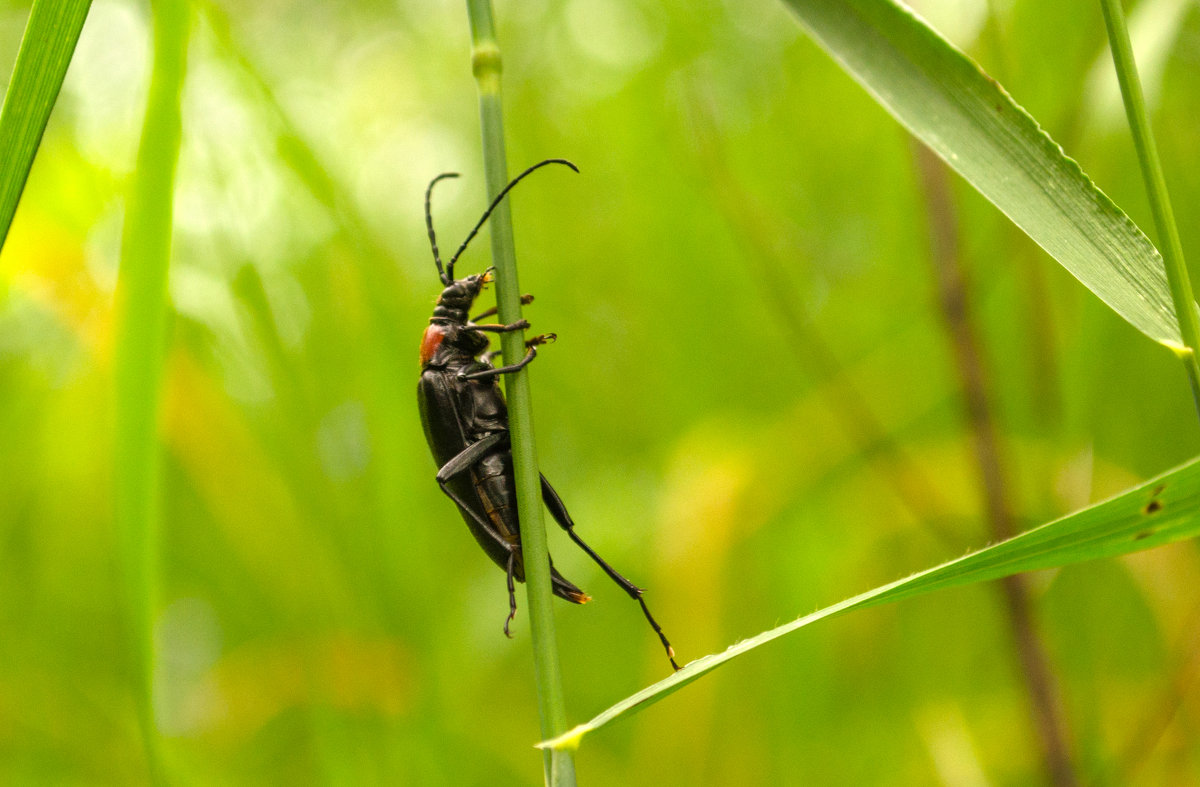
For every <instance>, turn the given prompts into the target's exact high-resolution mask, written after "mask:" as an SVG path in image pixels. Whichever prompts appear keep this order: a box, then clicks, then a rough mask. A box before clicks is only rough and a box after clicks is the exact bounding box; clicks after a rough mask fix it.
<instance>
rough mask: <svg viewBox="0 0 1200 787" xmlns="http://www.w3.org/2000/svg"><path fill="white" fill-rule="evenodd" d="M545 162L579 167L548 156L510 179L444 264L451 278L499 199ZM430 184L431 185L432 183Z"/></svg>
mask: <svg viewBox="0 0 1200 787" xmlns="http://www.w3.org/2000/svg"><path fill="white" fill-rule="evenodd" d="M547 164H562V165H564V166H568V167H570V168H571V169H573V170H574V171H575V172H579V167H577V166H575V165H574V164H572V163H571V162H569V161H567V160H566V159H565V158H548V159H546V160H545V161H539V162H538V163H536V164H534V165H533V166H532V167H530V168H529V169H527V170H525V171H524V172H522V173H521V174H520V175H517V176H516V177H515V178H513V179H512V180H510V181H509V182H508V185H507V186H505V187H504V188H503V189H501V190H500V193H499V194H497V195H496V198H495V199H494V200H492V204H491V205H488V209H487V210H485V211H484V212H483V216H481V217H480V219H479V222H478V223H477V224H476V225H475V228H474V229H473V230H471V234H469V235H467V239H466V240H464V241H463V242H462V245H461V246H459V247H458V251H456V252H454V256H453V257H451V258H450V262H449V263H448V264H447V265H446V274H447V275H448V276H449V277H450V278H451V279H453V278H454V263H455V262H456V261H457V260H458V258H459V256H460V255H462V253H463V252H464V251H466V250H467V244H468V243H470V242H471V239H472V238H474V237H475V235H476V233H478V232H479V230H480V228H482V227H483V223H484V222H485V221H487V220H488V216H491V215H492V211H493V210H495V209H496V206H497V205H499V204H500V200H502V199H504V196H505V195H506V194H508V192H510V191H512V188H513V186H515V185H517V184H518V183H520V182H521V179H522V178H524V177H525V176H526V175H528V174H530V173H531V172H533V171H534V170H535V169H538V168H540V167H544V166H546V165H547ZM430 185H431V186H432V185H433V184H430ZM432 232H433V231H432V230H430V233H431V234H430V237H432Z"/></svg>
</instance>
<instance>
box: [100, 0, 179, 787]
mask: <svg viewBox="0 0 1200 787" xmlns="http://www.w3.org/2000/svg"><path fill="white" fill-rule="evenodd" d="M153 9H154V10H153V16H154V61H153V71H152V74H151V78H150V90H149V94H148V96H147V99H146V115H145V119H144V121H143V125H142V137H141V143H140V145H139V147H138V157H137V170H136V174H135V176H134V181H133V186H132V191H131V193H130V198H129V205H128V209H127V211H126V214H125V228H124V235H123V238H122V243H121V265H120V271H119V273H118V275H117V295H116V304H115V307H114V308H115V320H116V347H115V359H114V377H115V380H114V381H115V386H116V438H115V439H116V445H115V448H116V461H115V467H116V470H115V477H114V483H115V495H114V497H115V505H116V511H115V514H116V527H117V534H118V539H119V550H120V556H121V562H122V574H123V578H124V596H123V603H124V609H125V616H126V621H127V631H128V634H129V637H130V638H131V641H132V642H131V648H130V652H131V654H132V655H131V662H132V663H131V665H130V669H131V672H132V676H131V677H132V681H133V691H134V698H135V702H136V705H137V713H138V721H139V724H140V726H141V730H142V736H143V740H144V744H145V748H146V756H147V760H148V763H149V769H150V774H151V780H152V781H153V782H154V783H158V784H161V783H165V774H164V773H163V767H162V758H161V753H160V742H159V737H158V733H157V729H156V725H155V722H154V690H153V688H154V687H153V676H154V661H155V656H154V650H155V649H154V615H155V611H156V609H157V603H158V581H157V580H158V565H157V558H158V542H159V527H160V502H159V475H160V465H161V448H160V445H159V437H158V428H159V425H158V422H159V411H160V409H161V408H160V404H161V403H160V400H161V389H162V380H163V368H164V359H165V355H166V348H167V333H168V327H169V309H168V296H167V269H168V266H169V263H170V257H171V229H172V209H173V205H174V199H173V197H174V191H175V166H176V163H177V161H178V158H179V142H180V137H181V133H182V132H181V119H180V93H181V91H182V87H183V77H184V71H185V61H186V53H187V38H188V28H189V23H190V10H191V9H190V7H189V5H188V0H161V2H156V3H154V4H153Z"/></svg>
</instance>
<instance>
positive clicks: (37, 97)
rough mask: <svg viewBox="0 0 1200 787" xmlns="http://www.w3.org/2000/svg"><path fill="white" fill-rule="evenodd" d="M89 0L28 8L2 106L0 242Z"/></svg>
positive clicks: (54, 0) (42, 1) (48, 1)
mask: <svg viewBox="0 0 1200 787" xmlns="http://www.w3.org/2000/svg"><path fill="white" fill-rule="evenodd" d="M91 5H92V0H36V2H35V3H34V4H33V10H31V11H30V12H29V23H28V24H27V25H26V26H25V36H24V38H22V39H21V49H20V51H19V52H18V53H17V63H16V65H15V66H14V67H13V75H12V80H11V81H10V82H9V83H8V92H7V93H6V94H5V96H4V108H3V109H2V110H0V161H2V162H4V165H3V166H4V169H3V171H0V247H3V245H4V240H5V239H6V238H7V237H8V228H9V227H10V226H11V225H12V220H13V215H14V214H15V213H16V212H17V203H18V202H20V200H21V192H22V191H24V190H25V181H26V179H28V178H29V169H30V167H32V166H33V157H34V154H36V153H37V149H38V145H40V144H41V143H42V133H43V132H45V130H46V122H47V121H48V120H49V119H50V110H52V109H54V102H55V101H57V100H58V91H59V89H60V88H62V83H63V77H64V76H66V73H67V66H68V65H70V63H71V56H72V55H73V54H75V43H76V42H77V41H78V40H79V31H81V30H82V29H83V20H84V19H86V18H87V14H88V9H89V8H90V7H91Z"/></svg>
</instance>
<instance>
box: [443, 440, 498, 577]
mask: <svg viewBox="0 0 1200 787" xmlns="http://www.w3.org/2000/svg"><path fill="white" fill-rule="evenodd" d="M507 439H508V432H494V433H492V434H490V435H488V436H487V437H485V438H483V439H482V440H480V441H478V442H476V443H471V444H470V445H469V446H467V447H466V448H464V449H463V450H462V451H461V452H460V453H459V454H458V455H457V456H455V457H454V458H452V459H451V460H450V461H449V462H447V463H446V464H444V465H442V468H441V469H440V470H438V472H437V482H438V486H439V487H441V488H442V491H443V492H444V493H445V494H446V497H448V498H450V499H451V500H453V501H454V503H455V505H457V506H458V507H459V508H460V509H462V510H463V511H465V512H466V513H467V515H468V516H470V517H471V518H472V519H474V520H475V522H476V523H478V524H479V526H480V527H482V528H483V531H484V532H485V533H487V534H488V535H489V536H490V537H491V538H492V539H494V540H495V541H496V542H498V543H502V544H504V545H505V546H506V547H507V548H508V549H510V550H511V549H512V545H511V544H509V543H508V540H507V539H505V538H504V536H502V535H501V534H500V533H498V532H496V526H495V525H493V524H492V523H491V522H490V521H488V519H487V518H486V517H482V516H480V515H479V512H478V511H476V510H475V509H473V508H472V507H471V506H470V505H469V504H468V503H467V501H465V500H463V499H462V498H460V497H459V496H458V495H457V494H456V493H455V492H454V490H453V489H451V488H450V487H449V486H448V485H447V482H448V481H449V480H450V479H451V478H453V477H454V476H456V475H458V474H459V473H463V472H466V471H467V470H470V469H471V467H472V466H473V465H474V464H475V463H476V462H478V461H479V460H480V459H482V458H483V457H484V455H486V454H487V452H488V451H490V450H492V449H493V448H495V447H496V446H498V445H500V444H501V443H503V442H504V441H506V440H507ZM509 557H510V559H511V557H512V552H511V551H510V553H509Z"/></svg>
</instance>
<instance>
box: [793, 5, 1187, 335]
mask: <svg viewBox="0 0 1200 787" xmlns="http://www.w3.org/2000/svg"><path fill="white" fill-rule="evenodd" d="M784 2H785V3H786V4H787V6H788V7H789V8H790V9H791V10H792V11H793V12H794V13H795V15H796V16H797V17H798V18H799V20H800V23H801V24H802V25H803V26H804V27H805V28H806V29H807V30H808V32H809V33H810V35H811V36H812V37H813V38H814V39H815V40H816V41H817V43H818V44H820V45H821V46H822V47H823V48H824V49H825V50H826V51H827V52H828V53H829V54H830V55H831V56H832V57H833V58H834V59H835V60H837V61H838V63H839V64H840V65H841V66H842V67H843V68H844V69H845V70H846V71H847V72H848V73H849V74H850V75H851V76H852V77H853V78H854V79H855V80H856V81H858V83H859V84H860V85H862V86H863V87H864V88H865V89H866V90H867V92H869V93H870V94H871V95H872V96H874V98H875V99H876V100H877V101H878V102H879V103H880V104H881V105H882V106H883V107H884V108H885V109H887V111H888V112H890V113H891V114H892V116H893V117H895V118H896V119H897V120H898V121H900V123H901V124H902V125H903V126H904V127H905V128H907V129H908V130H909V131H911V132H912V133H913V134H914V135H915V136H916V137H917V138H919V139H920V140H921V141H922V142H924V143H925V144H926V145H928V146H929V147H930V148H931V149H932V150H933V151H934V152H935V153H937V154H938V156H940V157H941V158H942V159H944V160H945V161H946V163H947V164H949V165H950V166H951V167H952V168H954V170H955V171H957V172H958V173H959V174H960V175H962V176H963V178H965V179H966V180H967V182H968V183H970V184H971V185H972V186H974V187H975V188H976V189H978V190H979V192H980V193H981V194H982V195H983V196H984V197H986V198H987V199H988V200H990V201H991V202H992V203H993V204H995V205H996V207H998V208H999V209H1000V210H1001V211H1002V212H1003V213H1004V214H1005V215H1007V216H1008V217H1009V218H1010V219H1012V220H1013V222H1014V223H1016V225H1017V226H1018V227H1020V228H1021V229H1022V230H1024V231H1025V232H1026V233H1027V234H1028V235H1029V237H1030V238H1032V239H1033V240H1034V241H1035V242H1036V243H1037V244H1038V245H1039V246H1041V247H1042V248H1043V249H1045V250H1046V251H1047V252H1048V253H1049V254H1050V255H1051V256H1052V257H1054V258H1055V259H1056V260H1058V261H1059V263H1061V264H1062V266H1063V267H1064V268H1066V269H1067V270H1068V271H1070V272H1071V273H1072V274H1073V275H1074V276H1075V277H1076V278H1077V279H1079V281H1081V282H1083V284H1084V285H1085V286H1086V287H1087V288H1088V289H1090V290H1091V291H1092V292H1094V293H1095V294H1096V295H1098V296H1099V297H1100V299H1101V300H1102V301H1104V302H1105V303H1106V304H1108V305H1109V306H1110V307H1111V308H1112V309H1113V310H1114V311H1115V312H1117V314H1120V315H1121V316H1122V317H1124V318H1125V319H1126V320H1128V321H1129V322H1130V323H1131V324H1132V325H1133V326H1134V327H1136V328H1137V329H1138V330H1140V331H1141V332H1142V333H1144V334H1146V335H1147V336H1149V337H1150V338H1152V339H1154V340H1155V341H1158V342H1161V343H1163V344H1165V345H1168V346H1170V347H1172V348H1175V349H1179V348H1180V347H1181V345H1182V340H1181V339H1180V333H1179V326H1178V322H1177V320H1176V319H1175V312H1174V309H1173V307H1172V301H1171V293H1170V291H1169V289H1168V286H1167V278H1166V274H1165V272H1164V270H1163V262H1162V258H1161V257H1160V256H1159V253H1158V250H1157V249H1155V248H1154V245H1153V244H1152V243H1151V242H1150V240H1149V239H1148V238H1147V237H1146V235H1145V234H1144V233H1143V232H1142V231H1141V230H1140V229H1138V227H1137V225H1135V224H1134V223H1133V221H1132V220H1130V219H1129V217H1128V216H1126V215H1125V214H1124V213H1123V212H1122V211H1121V210H1120V208H1118V207H1117V206H1116V205H1114V204H1113V202H1112V200H1110V199H1109V198H1108V197H1107V196H1105V195H1104V193H1103V192H1101V191H1100V190H1099V189H1098V188H1096V186H1095V184H1093V183H1092V181H1091V180H1090V179H1089V178H1088V177H1087V175H1085V174H1084V172H1083V171H1082V170H1081V169H1080V167H1079V165H1078V164H1076V163H1075V162H1074V161H1073V160H1071V159H1070V158H1068V157H1067V156H1066V155H1064V154H1063V151H1062V148H1060V147H1059V146H1058V144H1057V143H1055V142H1054V140H1052V139H1051V138H1050V137H1049V135H1047V134H1046V133H1045V132H1044V131H1043V130H1042V129H1041V128H1040V127H1039V126H1038V124H1037V123H1036V121H1034V119H1033V118H1032V117H1030V116H1029V114H1028V113H1027V112H1025V110H1024V109H1022V108H1021V107H1020V106H1019V105H1017V103H1016V102H1014V101H1013V100H1012V98H1011V97H1010V96H1009V95H1008V93H1006V92H1005V91H1004V88H1002V87H1001V86H1000V85H999V84H997V83H996V82H995V80H993V79H991V78H990V77H989V76H987V74H985V73H984V72H983V71H982V70H981V69H980V68H979V66H978V65H977V64H976V63H975V62H973V61H972V60H971V59H970V58H968V57H967V56H966V55H964V54H963V53H962V52H960V51H959V50H957V49H955V48H954V46H953V45H952V44H950V43H949V42H948V41H946V40H945V39H943V38H942V37H941V36H940V35H938V33H937V32H936V31H934V30H933V29H932V28H930V27H929V26H928V25H927V24H926V23H925V22H924V21H922V20H921V19H920V18H918V17H917V16H915V15H914V14H913V13H912V12H911V11H909V10H908V9H907V8H904V7H903V6H901V5H899V4H898V3H895V2H892V1H891V0H784Z"/></svg>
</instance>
